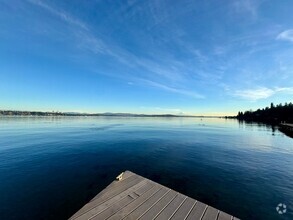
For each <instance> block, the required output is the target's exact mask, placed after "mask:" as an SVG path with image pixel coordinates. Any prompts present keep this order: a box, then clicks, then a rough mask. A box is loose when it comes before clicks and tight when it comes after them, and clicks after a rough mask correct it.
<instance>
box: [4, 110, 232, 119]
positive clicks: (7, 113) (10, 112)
mask: <svg viewBox="0 0 293 220" xmlns="http://www.w3.org/2000/svg"><path fill="white" fill-rule="evenodd" d="M0 116H21V117H23V116H29V117H31V116H41V117H48V116H50V117H52V116H62V117H63V116H70V117H80V116H84V117H85V116H86V117H97V116H109V117H115V116H116V117H117V116H118V117H182V118H235V117H231V116H202V115H175V114H132V113H108V112H107V113H92V114H90V113H75V112H41V111H14V110H0Z"/></svg>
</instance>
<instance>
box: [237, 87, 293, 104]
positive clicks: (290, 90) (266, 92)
mask: <svg viewBox="0 0 293 220" xmlns="http://www.w3.org/2000/svg"><path fill="white" fill-rule="evenodd" d="M281 92H283V93H287V94H293V87H276V88H273V89H270V88H266V87H260V88H256V89H247V90H236V91H235V93H234V96H237V97H240V98H242V99H246V100H249V101H257V100H260V99H267V98H269V97H271V96H273V95H275V94H277V93H281Z"/></svg>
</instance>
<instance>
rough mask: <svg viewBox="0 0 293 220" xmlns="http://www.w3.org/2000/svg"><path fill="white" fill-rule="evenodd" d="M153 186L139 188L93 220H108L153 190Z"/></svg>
mask: <svg viewBox="0 0 293 220" xmlns="http://www.w3.org/2000/svg"><path fill="white" fill-rule="evenodd" d="M153 186H154V184H146V185H144V186H143V187H141V188H139V189H138V190H137V191H135V192H131V193H129V194H128V195H127V196H126V197H123V198H122V199H120V200H119V201H117V202H115V203H114V204H113V205H112V206H109V207H108V208H107V209H105V210H104V211H102V212H101V213H100V214H98V215H97V216H96V217H95V218H93V219H108V218H109V217H111V216H112V215H114V214H115V213H117V212H118V211H119V210H121V209H122V208H124V207H125V206H127V205H128V204H129V203H131V202H133V201H135V200H136V199H137V198H138V197H140V196H141V195H142V194H144V193H145V192H147V191H148V190H150V189H151V188H153Z"/></svg>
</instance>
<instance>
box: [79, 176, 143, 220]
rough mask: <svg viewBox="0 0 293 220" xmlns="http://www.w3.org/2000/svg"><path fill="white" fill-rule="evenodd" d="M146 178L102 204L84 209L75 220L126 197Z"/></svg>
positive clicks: (86, 216)
mask: <svg viewBox="0 0 293 220" xmlns="http://www.w3.org/2000/svg"><path fill="white" fill-rule="evenodd" d="M146 183H147V180H142V181H141V182H139V183H137V184H136V185H134V186H132V187H131V188H128V189H127V190H125V191H123V192H122V193H120V194H118V195H116V196H114V197H112V198H110V199H108V200H107V201H105V202H104V203H102V204H99V205H98V206H93V207H92V208H91V209H88V210H86V212H84V213H83V214H81V215H80V216H78V217H76V218H75V220H82V219H89V218H90V217H92V216H94V215H96V214H97V213H99V212H101V211H103V210H104V209H106V208H107V207H109V206H111V205H112V204H113V203H115V202H117V201H119V200H120V199H123V198H124V197H127V196H128V194H130V193H131V192H133V191H134V192H135V191H136V190H138V189H139V188H141V187H142V186H144V185H146Z"/></svg>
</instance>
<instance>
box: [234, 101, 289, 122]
mask: <svg viewBox="0 0 293 220" xmlns="http://www.w3.org/2000/svg"><path fill="white" fill-rule="evenodd" d="M236 118H237V119H239V120H245V121H256V122H264V123H270V124H279V123H281V122H287V123H293V104H292V103H291V102H290V103H285V104H284V105H283V104H282V103H280V104H279V105H276V106H275V105H274V103H271V106H270V107H266V108H263V109H257V110H256V111H252V110H250V111H245V112H238V115H237V116H236Z"/></svg>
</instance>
